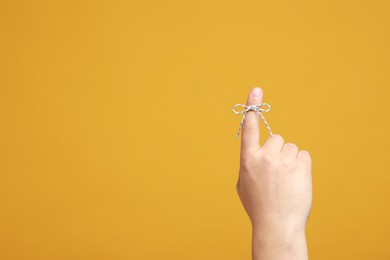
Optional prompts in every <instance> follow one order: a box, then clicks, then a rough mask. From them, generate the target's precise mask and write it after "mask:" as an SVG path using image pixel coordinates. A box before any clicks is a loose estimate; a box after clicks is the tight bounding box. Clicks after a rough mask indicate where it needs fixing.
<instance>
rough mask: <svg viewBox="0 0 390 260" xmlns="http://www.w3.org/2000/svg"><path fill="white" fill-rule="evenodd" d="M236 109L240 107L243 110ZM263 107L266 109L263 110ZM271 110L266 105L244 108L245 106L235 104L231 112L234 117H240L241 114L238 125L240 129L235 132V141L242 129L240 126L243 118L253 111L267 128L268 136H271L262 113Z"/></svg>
mask: <svg viewBox="0 0 390 260" xmlns="http://www.w3.org/2000/svg"><path fill="white" fill-rule="evenodd" d="M238 107H241V108H244V109H243V110H240V111H237V110H236V108H238ZM263 107H266V108H263ZM270 109H271V106H270V105H268V104H267V103H260V104H257V105H251V106H246V105H243V104H237V105H235V106H234V107H233V112H234V113H235V114H236V115H240V114H242V119H241V123H240V127H239V128H238V131H237V134H236V139H237V138H238V136H239V135H240V132H241V129H242V125H243V124H244V120H245V116H246V113H248V111H251V110H253V111H255V112H256V113H258V114H259V115H260V117H261V118H262V119H263V121H264V124H265V126H266V127H267V129H268V131H269V134H270V135H271V136H272V131H271V128H270V127H269V125H268V123H267V121H266V120H265V118H264V116H263V114H262V112H268V111H269V110H270Z"/></svg>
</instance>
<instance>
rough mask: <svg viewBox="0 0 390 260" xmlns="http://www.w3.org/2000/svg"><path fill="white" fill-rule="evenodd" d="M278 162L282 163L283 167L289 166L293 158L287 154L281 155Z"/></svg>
mask: <svg viewBox="0 0 390 260" xmlns="http://www.w3.org/2000/svg"><path fill="white" fill-rule="evenodd" d="M280 162H281V163H282V165H283V166H284V167H288V166H291V165H292V162H293V158H291V157H289V156H283V157H282V158H281V160H280Z"/></svg>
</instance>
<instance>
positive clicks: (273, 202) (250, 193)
mask: <svg viewBox="0 0 390 260" xmlns="http://www.w3.org/2000/svg"><path fill="white" fill-rule="evenodd" d="M262 101H263V91H262V89H261V88H253V89H252V90H251V92H250V93H249V96H248V99H247V103H246V104H247V105H253V104H258V103H262ZM259 120H260V116H259V115H258V114H257V113H256V112H255V111H248V112H247V115H246V118H245V121H244V124H243V127H242V136H241V152H240V170H239V177H238V181H237V193H238V195H239V197H240V200H241V202H242V204H243V206H244V208H245V211H246V213H247V214H248V216H249V218H250V220H251V224H252V259H253V260H274V259H277V260H284V259H289V260H304V259H308V251H307V245H306V236H305V229H306V223H307V220H308V217H309V214H310V210H311V205H312V176H311V164H312V163H311V156H310V154H309V152H308V151H306V150H301V151H299V149H298V147H297V145H295V144H293V143H285V142H284V139H283V137H282V136H280V135H277V134H273V136H272V137H269V138H268V139H267V140H266V141H265V143H264V145H262V146H261V145H260V127H259V123H260V122H259Z"/></svg>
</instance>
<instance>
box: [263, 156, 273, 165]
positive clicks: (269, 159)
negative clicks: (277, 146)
mask: <svg viewBox="0 0 390 260" xmlns="http://www.w3.org/2000/svg"><path fill="white" fill-rule="evenodd" d="M262 158H263V163H264V165H265V166H272V165H274V164H275V157H274V156H272V155H271V154H265V155H264V156H263V157H262Z"/></svg>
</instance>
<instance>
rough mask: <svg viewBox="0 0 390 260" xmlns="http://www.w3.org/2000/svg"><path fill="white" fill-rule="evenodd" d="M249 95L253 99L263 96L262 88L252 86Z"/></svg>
mask: <svg viewBox="0 0 390 260" xmlns="http://www.w3.org/2000/svg"><path fill="white" fill-rule="evenodd" d="M250 97H251V98H253V99H260V98H262V97H263V90H262V89H261V88H260V87H254V88H252V90H251V94H250Z"/></svg>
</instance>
